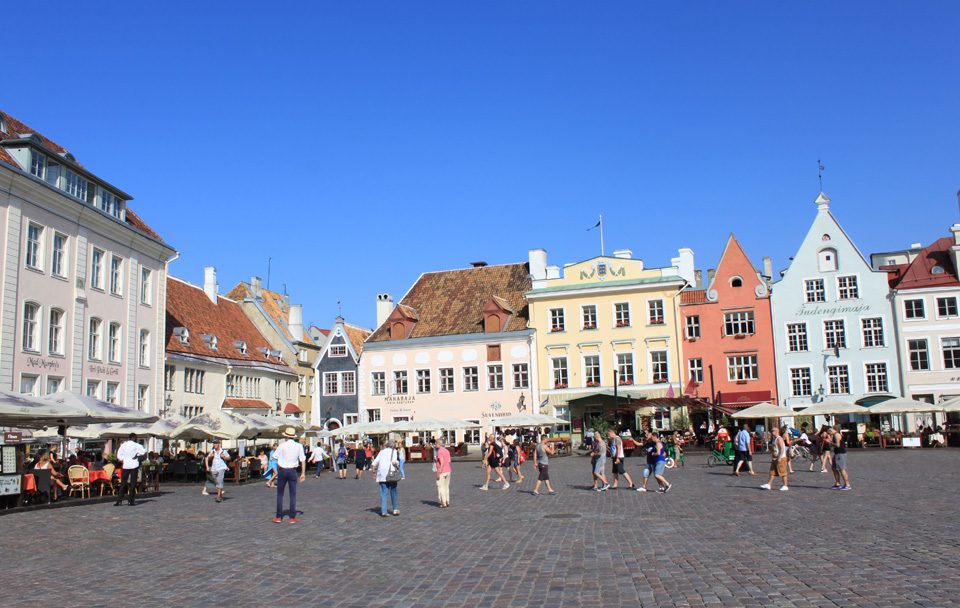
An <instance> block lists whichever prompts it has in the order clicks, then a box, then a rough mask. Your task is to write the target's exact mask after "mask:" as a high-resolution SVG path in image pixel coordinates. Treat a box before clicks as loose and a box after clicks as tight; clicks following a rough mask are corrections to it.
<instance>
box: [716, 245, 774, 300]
mask: <svg viewBox="0 0 960 608" xmlns="http://www.w3.org/2000/svg"><path fill="white" fill-rule="evenodd" d="M734 277H740V278H741V279H742V280H743V287H745V288H748V289H751V290H752V291H753V293H754V295H755V296H756V297H758V298H763V297H766V296H768V295H770V290H769V289H767V282H766V281H765V280H764V279H763V277H762V276H761V274H760V273H759V272H757V269H756V267H755V266H754V265H753V263H752V262H751V261H750V257H749V256H748V255H747V252H746V251H744V250H743V247H742V246H741V245H740V241H738V240H737V237H736V236H734V234H733V233H732V232H731V233H730V236H728V237H727V243H726V244H725V245H724V246H723V253H721V254H720V261H719V262H717V269H716V271H715V272H714V275H713V278H712V279H710V284H709V285H707V291H706V297H707V300H708V301H710V302H716V301H717V297H718V296H717V289H716V287H717V282H718V281H720V280H722V281H725V282H729V281H730V280H731V279H733V278H734Z"/></svg>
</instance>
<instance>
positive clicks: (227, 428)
mask: <svg viewBox="0 0 960 608" xmlns="http://www.w3.org/2000/svg"><path fill="white" fill-rule="evenodd" d="M270 429H271V427H269V426H268V425H265V424H263V423H260V422H256V421H254V420H250V419H249V418H247V417H246V416H241V415H240V414H234V413H231V412H226V411H224V410H215V411H212V412H204V413H203V414H200V415H198V416H194V417H193V418H191V419H190V420H188V421H186V422H184V423H183V424H181V425H180V426H179V427H177V428H176V430H174V431H173V433H172V434H171V438H173V439H184V440H188V441H189V440H195V441H200V440H204V439H253V438H254V437H256V436H257V435H259V434H260V433H262V432H266V431H269V430H270Z"/></svg>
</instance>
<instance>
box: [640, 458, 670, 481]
mask: <svg viewBox="0 0 960 608" xmlns="http://www.w3.org/2000/svg"><path fill="white" fill-rule="evenodd" d="M666 466H667V463H666V461H664V460H658V461H657V462H655V463H649V462H648V463H647V468H645V469H644V470H643V477H644V479H646V478H648V477H653V476H655V475H660V476H663V471H664V469H665V468H666Z"/></svg>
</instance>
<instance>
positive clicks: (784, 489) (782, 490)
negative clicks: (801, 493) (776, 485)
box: [780, 486, 790, 492]
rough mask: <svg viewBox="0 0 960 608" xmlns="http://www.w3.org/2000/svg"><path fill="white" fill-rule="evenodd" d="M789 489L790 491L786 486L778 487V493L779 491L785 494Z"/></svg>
mask: <svg viewBox="0 0 960 608" xmlns="http://www.w3.org/2000/svg"><path fill="white" fill-rule="evenodd" d="M789 489H790V488H788V487H787V486H780V491H781V492H786V491H787V490H789Z"/></svg>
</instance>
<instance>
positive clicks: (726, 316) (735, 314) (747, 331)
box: [723, 309, 757, 337]
mask: <svg viewBox="0 0 960 608" xmlns="http://www.w3.org/2000/svg"><path fill="white" fill-rule="evenodd" d="M731 329H733V330H734V331H732V332H731V331H730V330H731ZM739 330H742V331H739ZM755 333H757V322H756V315H755V314H754V311H753V309H749V310H731V311H730V312H725V313H723V335H724V336H732V337H735V336H752V335H754V334H755Z"/></svg>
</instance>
